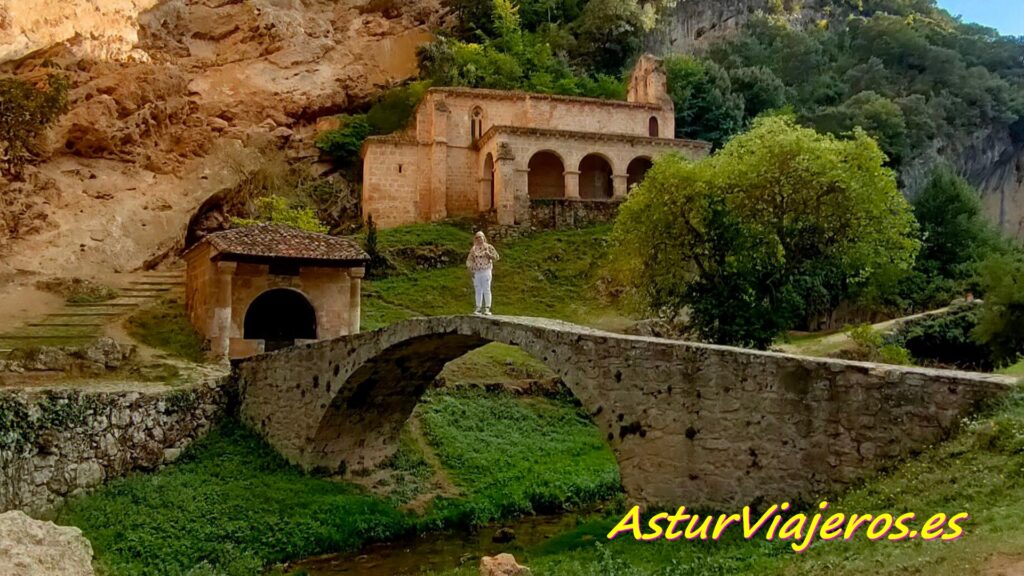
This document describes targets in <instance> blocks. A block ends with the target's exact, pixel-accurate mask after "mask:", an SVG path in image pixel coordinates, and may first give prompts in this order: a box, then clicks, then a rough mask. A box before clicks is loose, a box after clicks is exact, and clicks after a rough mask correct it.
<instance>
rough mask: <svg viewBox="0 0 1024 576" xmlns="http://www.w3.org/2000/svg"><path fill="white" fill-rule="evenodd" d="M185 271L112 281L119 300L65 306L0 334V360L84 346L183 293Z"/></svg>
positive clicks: (164, 271)
mask: <svg viewBox="0 0 1024 576" xmlns="http://www.w3.org/2000/svg"><path fill="white" fill-rule="evenodd" d="M184 286H185V270H184V268H173V269H169V270H162V271H154V272H142V273H135V274H126V275H124V278H123V281H120V282H118V281H115V283H114V286H113V287H114V288H115V289H117V291H118V296H117V297H116V298H114V299H112V300H107V301H105V302H97V303H82V304H74V303H67V304H65V305H64V306H63V308H62V309H60V310H58V311H56V312H53V313H51V314H48V315H46V316H45V317H43V318H42V319H41V320H38V321H36V322H31V323H28V324H24V325H22V326H17V327H6V328H5V329H3V331H2V332H0V358H2V357H4V356H6V355H8V354H10V353H11V352H13V351H14V350H16V349H24V348H34V347H38V346H84V345H86V344H88V343H90V342H92V341H93V340H95V339H96V338H97V337H99V336H100V335H101V334H102V333H103V329H104V328H105V327H106V326H108V325H110V324H113V323H115V322H119V321H120V320H121V319H122V318H123V317H125V316H127V315H128V314H131V313H132V312H134V311H135V310H138V309H139V308H141V307H143V306H146V305H149V304H152V303H154V302H157V301H159V300H160V299H162V298H166V297H169V296H174V295H180V294H181V293H183V292H184Z"/></svg>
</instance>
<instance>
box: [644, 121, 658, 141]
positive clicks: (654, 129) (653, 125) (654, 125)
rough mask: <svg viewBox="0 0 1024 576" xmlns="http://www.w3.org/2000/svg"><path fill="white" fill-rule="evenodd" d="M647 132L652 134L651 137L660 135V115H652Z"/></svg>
mask: <svg viewBox="0 0 1024 576" xmlns="http://www.w3.org/2000/svg"><path fill="white" fill-rule="evenodd" d="M647 133H648V134H650V135H651V138H657V137H658V117H657V116H651V119H650V120H648V121H647Z"/></svg>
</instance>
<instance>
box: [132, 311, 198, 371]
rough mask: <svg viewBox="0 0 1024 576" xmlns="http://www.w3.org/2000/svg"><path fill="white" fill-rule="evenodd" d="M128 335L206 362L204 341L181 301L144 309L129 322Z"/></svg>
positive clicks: (187, 358)
mask: <svg viewBox="0 0 1024 576" xmlns="http://www.w3.org/2000/svg"><path fill="white" fill-rule="evenodd" d="M126 325H127V327H128V334H129V335H130V336H131V337H132V338H135V339H136V340H138V341H139V342H141V343H143V344H145V345H147V346H151V347H153V348H156V349H158V350H163V351H164V352H167V353H168V354H171V355H172V356H176V357H178V358H183V359H185V360H189V361H192V362H203V361H204V360H205V359H206V352H205V351H204V349H203V338H202V336H200V335H199V333H198V332H196V329H195V328H194V327H193V326H192V323H191V322H189V320H188V316H187V314H186V312H185V306H184V304H182V302H181V300H180V299H179V298H174V297H171V298H166V299H164V300H161V301H159V302H158V303H156V304H153V305H150V306H147V307H145V308H142V309H140V310H138V311H137V312H135V313H134V314H132V315H131V316H130V317H129V318H128V321H127V324H126Z"/></svg>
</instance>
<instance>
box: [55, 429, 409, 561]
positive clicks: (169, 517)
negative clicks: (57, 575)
mask: <svg viewBox="0 0 1024 576" xmlns="http://www.w3.org/2000/svg"><path fill="white" fill-rule="evenodd" d="M59 522H60V523H65V524H73V525H75V526H79V527H80V528H82V530H83V531H84V532H85V534H86V536H87V537H88V538H89V540H90V541H91V542H92V545H93V547H94V548H95V551H96V555H97V558H98V564H99V565H100V567H101V568H102V569H103V570H104V571H105V573H107V574H125V575H128V574H132V575H135V574H138V575H145V574H183V573H187V572H188V570H189V569H191V568H192V567H193V566H196V565H200V564H202V563H204V562H207V563H209V564H210V565H212V566H214V567H217V568H219V569H221V570H223V571H225V572H226V573H228V574H232V575H235V574H254V573H256V571H257V570H259V568H260V567H261V566H262V565H264V564H266V563H268V562H275V561H283V560H286V559H290V558H298V557H303V556H309V555H314V554H319V553H322V552H328V551H334V550H350V549H353V548H355V547H357V546H359V545H360V544H362V543H363V542H365V541H367V540H370V539H385V538H391V537H395V536H397V535H399V534H401V533H403V532H404V531H407V530H409V529H410V527H411V523H410V522H409V520H408V519H407V518H405V517H404V516H403V515H402V514H401V513H399V512H398V511H397V510H396V509H395V508H394V507H393V506H391V505H389V504H388V503H387V502H386V501H384V500H381V499H378V498H374V497H371V496H366V495H363V494H360V493H359V492H358V491H357V490H356V489H355V488H353V487H352V486H349V485H345V484H340V483H333V482H328V481H326V480H322V479H317V478H311V477H308V476H305V475H303V474H302V473H301V472H300V471H298V470H296V469H294V468H292V467H290V466H288V465H287V464H286V463H285V462H284V461H283V460H282V459H281V458H280V457H279V456H277V455H276V454H275V453H274V452H273V451H272V450H271V449H270V448H269V447H267V446H266V445H264V444H263V443H262V442H261V441H260V440H259V439H257V438H256V437H255V436H254V435H253V434H251V433H250V432H248V431H246V430H244V429H243V428H241V427H240V426H238V425H233V424H227V425H224V426H222V427H221V428H219V429H217V430H215V431H213V432H212V433H211V434H210V435H209V436H207V437H206V438H205V439H203V440H202V441H200V442H198V443H197V444H196V445H195V446H194V448H192V449H190V450H189V451H188V452H187V454H186V455H185V456H183V460H182V461H181V462H180V463H178V464H175V465H173V466H170V467H169V468H167V469H165V470H163V471H161V472H158V473H156V474H153V475H148V476H143V475H137V476H133V477H129V478H126V479H122V480H116V481H114V482H112V483H110V484H109V485H107V486H106V487H104V488H103V489H102V490H100V491H99V492H97V493H95V494H93V495H91V496H88V497H85V498H84V499H80V500H77V501H74V502H72V503H71V504H70V505H69V506H68V507H67V508H65V509H64V510H63V511H62V513H61V516H60V518H59Z"/></svg>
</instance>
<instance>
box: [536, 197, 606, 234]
mask: <svg viewBox="0 0 1024 576" xmlns="http://www.w3.org/2000/svg"><path fill="white" fill-rule="evenodd" d="M620 204H622V202H620V201H615V200H566V199H549V198H545V199H537V200H530V226H531V227H533V228H536V229H541V230H566V229H572V228H582V227H584V226H590V225H593V224H606V223H608V222H611V221H613V220H615V215H616V214H617V213H618V210H619V205H620Z"/></svg>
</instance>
